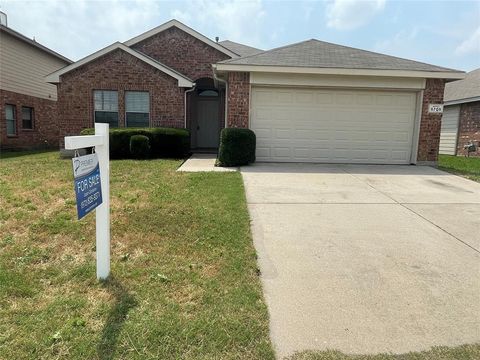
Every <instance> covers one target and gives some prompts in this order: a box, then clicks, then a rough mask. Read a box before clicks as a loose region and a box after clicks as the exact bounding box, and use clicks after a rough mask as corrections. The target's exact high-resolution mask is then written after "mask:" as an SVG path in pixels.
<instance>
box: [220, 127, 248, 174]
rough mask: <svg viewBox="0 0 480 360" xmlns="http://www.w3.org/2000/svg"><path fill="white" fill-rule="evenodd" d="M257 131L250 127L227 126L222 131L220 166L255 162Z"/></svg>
mask: <svg viewBox="0 0 480 360" xmlns="http://www.w3.org/2000/svg"><path fill="white" fill-rule="evenodd" d="M255 146H256V137H255V133H254V132H253V131H252V130H250V129H238V128H227V129H223V130H222V132H221V133H220V147H219V149H218V160H217V165H218V166H241V165H248V164H250V163H253V162H255Z"/></svg>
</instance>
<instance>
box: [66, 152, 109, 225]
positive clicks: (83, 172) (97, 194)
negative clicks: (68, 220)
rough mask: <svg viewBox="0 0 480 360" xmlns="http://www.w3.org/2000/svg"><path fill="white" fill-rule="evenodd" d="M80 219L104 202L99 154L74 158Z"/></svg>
mask: <svg viewBox="0 0 480 360" xmlns="http://www.w3.org/2000/svg"><path fill="white" fill-rule="evenodd" d="M72 164H73V177H74V184H75V195H76V198H77V214H78V219H81V218H83V217H84V216H85V215H87V214H88V213H89V212H90V211H92V210H94V209H95V208H96V207H97V206H99V205H100V204H101V203H102V186H101V181H100V166H99V164H98V157H97V154H95V153H94V154H90V155H85V156H78V157H75V158H73V159H72Z"/></svg>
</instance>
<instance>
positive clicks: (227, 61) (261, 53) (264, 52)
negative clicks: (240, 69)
mask: <svg viewBox="0 0 480 360" xmlns="http://www.w3.org/2000/svg"><path fill="white" fill-rule="evenodd" d="M312 40H315V39H310V40H304V41H300V42H298V43H293V44H289V45H284V46H279V47H277V48H273V49H270V50H264V51H261V52H259V53H257V54H252V55H247V56H242V57H239V58H238V59H228V60H223V61H220V62H219V63H220V64H228V63H229V62H231V61H234V60H240V59H246V58H250V57H252V56H258V55H263V54H266V53H269V52H272V51H275V50H280V49H284V48H288V47H291V46H295V45H300V44H302V43H306V42H309V41H312Z"/></svg>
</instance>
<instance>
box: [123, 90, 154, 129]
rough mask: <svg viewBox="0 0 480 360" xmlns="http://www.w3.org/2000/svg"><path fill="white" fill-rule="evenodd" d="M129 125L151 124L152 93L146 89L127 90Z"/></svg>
mask: <svg viewBox="0 0 480 360" xmlns="http://www.w3.org/2000/svg"><path fill="white" fill-rule="evenodd" d="M125 112H126V120H127V127H148V126H149V124H150V95H149V94H148V92H146V91H126V92H125Z"/></svg>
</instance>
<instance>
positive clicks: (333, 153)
mask: <svg viewBox="0 0 480 360" xmlns="http://www.w3.org/2000/svg"><path fill="white" fill-rule="evenodd" d="M463 77H464V73H463V72H462V71H458V70H452V69H447V68H443V67H439V66H434V65H428V64H424V63H420V62H416V61H412V60H405V59H400V58H396V57H392V56H387V55H382V54H377V53H372V52H369V51H363V50H358V49H353V48H349V47H345V46H340V45H334V44H329V43H326V42H321V41H318V40H308V41H305V42H302V43H298V44H293V45H288V46H285V47H281V48H278V49H273V50H268V51H262V50H259V49H255V48H251V47H248V46H245V45H242V44H238V43H233V42H231V41H222V42H220V43H218V42H214V41H212V40H210V39H208V38H207V37H205V36H203V35H202V34H200V33H198V32H196V31H195V30H193V29H191V28H189V27H187V26H186V25H184V24H182V23H180V22H178V21H176V20H172V21H169V22H167V23H165V24H163V25H160V26H158V27H157V28H154V29H152V30H150V31H147V32H146V33H144V34H141V35H139V36H137V37H135V38H133V39H130V40H128V41H126V42H125V43H114V44H112V45H110V46H108V47H107V48H104V49H102V50H100V51H98V52H96V53H94V54H92V55H90V56H87V57H86V58H84V59H82V60H79V61H78V62H76V63H74V64H71V65H69V66H67V67H65V68H63V69H61V70H59V71H56V72H54V73H53V74H51V75H49V76H48V77H47V80H48V81H49V82H51V83H55V84H57V86H58V94H59V98H58V102H59V113H60V121H61V126H60V127H61V129H62V131H63V134H62V135H71V134H78V133H79V132H80V130H82V129H83V128H85V127H92V126H93V124H94V122H95V121H97V122H108V123H110V125H111V126H120V127H123V126H170V127H186V128H188V129H189V130H190V131H191V146H192V149H216V148H217V147H218V141H219V132H220V130H221V129H222V128H223V127H249V128H251V129H252V130H254V131H255V133H256V135H257V159H258V160H260V161H289V162H298V161H299V162H338V163H373V164H410V163H434V162H436V160H437V155H438V146H439V138H440V123H441V114H436V113H430V112H429V105H430V104H442V103H443V91H444V84H445V82H446V81H451V80H455V79H461V78H463Z"/></svg>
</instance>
